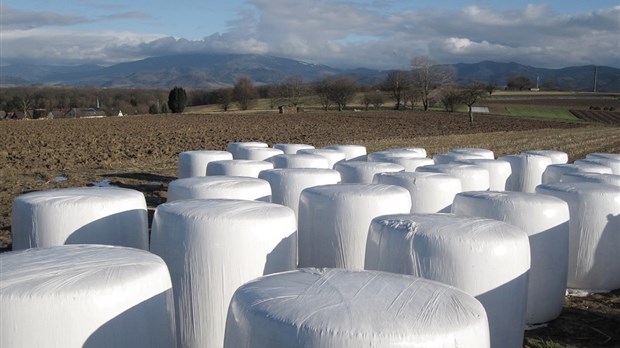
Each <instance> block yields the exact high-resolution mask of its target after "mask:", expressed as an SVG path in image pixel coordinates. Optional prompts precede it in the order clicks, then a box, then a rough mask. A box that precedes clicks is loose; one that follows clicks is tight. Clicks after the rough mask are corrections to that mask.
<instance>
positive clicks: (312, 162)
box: [267, 154, 331, 169]
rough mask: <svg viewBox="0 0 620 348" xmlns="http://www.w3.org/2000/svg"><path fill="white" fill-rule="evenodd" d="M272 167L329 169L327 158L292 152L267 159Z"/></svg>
mask: <svg viewBox="0 0 620 348" xmlns="http://www.w3.org/2000/svg"><path fill="white" fill-rule="evenodd" d="M267 161H268V162H271V163H273V167H274V168H276V169H277V168H323V169H331V167H330V166H329V161H328V160H327V158H325V157H323V156H320V155H310V154H294V155H287V154H284V155H276V156H273V157H271V158H269V159H268V160H267Z"/></svg>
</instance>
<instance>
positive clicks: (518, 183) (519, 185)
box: [498, 154, 553, 192]
mask: <svg viewBox="0 0 620 348" xmlns="http://www.w3.org/2000/svg"><path fill="white" fill-rule="evenodd" d="M498 159H499V160H503V161H506V162H508V163H510V168H511V174H510V177H509V178H508V182H507V184H506V191H517V192H535V191H536V186H538V185H540V184H541V183H542V175H543V173H544V172H545V169H547V166H549V165H551V164H553V162H552V160H551V158H549V157H547V156H540V155H532V154H522V155H507V156H501V157H499V158H498Z"/></svg>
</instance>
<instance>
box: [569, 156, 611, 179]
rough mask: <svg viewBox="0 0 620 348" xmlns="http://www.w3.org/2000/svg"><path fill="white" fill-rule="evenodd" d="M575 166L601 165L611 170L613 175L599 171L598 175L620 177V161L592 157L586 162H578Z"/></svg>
mask: <svg viewBox="0 0 620 348" xmlns="http://www.w3.org/2000/svg"><path fill="white" fill-rule="evenodd" d="M575 164H579V165H581V164H586V165H600V166H604V167H607V168H609V169H611V173H608V172H607V171H604V172H603V171H597V172H596V173H601V174H616V175H620V159H613V158H597V157H591V158H588V159H585V160H584V159H579V160H576V161H575Z"/></svg>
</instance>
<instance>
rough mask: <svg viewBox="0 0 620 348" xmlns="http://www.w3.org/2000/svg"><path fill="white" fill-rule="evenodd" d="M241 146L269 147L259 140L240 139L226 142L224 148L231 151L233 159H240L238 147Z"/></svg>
mask: <svg viewBox="0 0 620 348" xmlns="http://www.w3.org/2000/svg"><path fill="white" fill-rule="evenodd" d="M243 147H269V145H267V143H263V142H260V141H240V142H232V143H228V145H227V146H226V150H228V152H230V153H232V155H233V159H241V158H239V149H241V148H243Z"/></svg>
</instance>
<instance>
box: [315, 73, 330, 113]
mask: <svg viewBox="0 0 620 348" xmlns="http://www.w3.org/2000/svg"><path fill="white" fill-rule="evenodd" d="M331 83H332V78H331V77H330V76H324V77H322V78H320V79H319V80H318V81H316V82H315V83H314V86H313V89H314V92H315V93H316V94H317V97H318V98H319V102H320V103H321V105H322V106H323V109H324V110H325V111H327V110H329V106H330V105H331V103H332V99H331Z"/></svg>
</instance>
